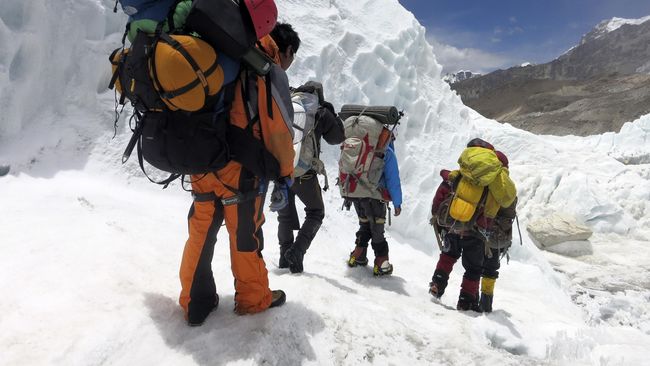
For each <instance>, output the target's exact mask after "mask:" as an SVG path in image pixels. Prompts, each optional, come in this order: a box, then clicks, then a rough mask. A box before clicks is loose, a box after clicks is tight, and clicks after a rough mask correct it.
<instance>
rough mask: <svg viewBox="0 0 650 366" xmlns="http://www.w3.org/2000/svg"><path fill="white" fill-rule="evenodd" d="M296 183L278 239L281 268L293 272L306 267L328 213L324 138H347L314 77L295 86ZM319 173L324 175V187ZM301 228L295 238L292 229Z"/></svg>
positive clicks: (282, 211) (336, 140)
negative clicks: (300, 211)
mask: <svg viewBox="0 0 650 366" xmlns="http://www.w3.org/2000/svg"><path fill="white" fill-rule="evenodd" d="M292 95H293V103H294V111H295V115H294V129H295V131H294V132H295V138H294V147H295V151H296V157H295V160H294V165H295V168H294V183H293V185H292V186H291V188H290V190H289V192H288V197H287V204H286V205H284V207H282V208H281V209H278V210H277V211H278V242H279V244H280V261H279V267H280V268H289V270H290V271H291V273H301V272H303V270H304V267H303V259H304V256H305V253H306V252H307V249H308V248H309V246H310V245H311V242H312V241H313V240H314V237H315V236H316V233H318V230H319V228H320V226H321V224H322V223H323V218H324V217H325V205H324V203H323V196H322V193H321V191H322V190H327V189H328V187H329V184H328V180H327V173H326V172H325V164H324V163H323V162H322V161H321V160H320V152H321V139H324V140H325V142H327V143H328V144H330V145H338V144H340V143H341V142H343V140H345V132H344V130H343V122H342V121H341V119H340V118H339V117H338V116H337V115H336V112H335V111H334V107H333V106H332V104H331V103H329V102H327V101H326V100H325V98H324V93H323V86H322V85H321V84H320V83H318V82H314V81H309V82H307V83H305V84H304V85H301V86H300V87H298V88H296V89H294V91H293V93H292ZM318 175H323V176H324V177H325V186H324V188H321V186H320V183H319V182H318ZM296 197H298V199H300V201H301V202H302V203H303V204H304V205H305V220H304V222H303V223H302V225H300V221H299V219H298V212H297V211H296V203H295V201H296ZM294 230H298V233H297V235H296V237H295V240H294V234H293V231H294Z"/></svg>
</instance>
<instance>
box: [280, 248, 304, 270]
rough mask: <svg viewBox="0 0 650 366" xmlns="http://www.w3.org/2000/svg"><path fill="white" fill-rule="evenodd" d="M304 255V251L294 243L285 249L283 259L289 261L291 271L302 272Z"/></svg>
mask: <svg viewBox="0 0 650 366" xmlns="http://www.w3.org/2000/svg"><path fill="white" fill-rule="evenodd" d="M304 256H305V253H303V252H301V251H300V249H298V248H296V246H295V245H294V246H292V247H291V248H289V249H287V251H286V253H284V259H285V260H286V261H287V262H288V263H289V270H290V271H291V273H302V271H303V267H302V260H303V258H304Z"/></svg>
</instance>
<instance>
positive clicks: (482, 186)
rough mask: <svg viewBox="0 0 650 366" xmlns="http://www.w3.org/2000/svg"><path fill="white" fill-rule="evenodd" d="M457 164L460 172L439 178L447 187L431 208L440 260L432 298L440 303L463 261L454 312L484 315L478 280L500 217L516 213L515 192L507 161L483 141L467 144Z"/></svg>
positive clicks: (431, 287) (444, 172) (431, 286)
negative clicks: (454, 269)
mask: <svg viewBox="0 0 650 366" xmlns="http://www.w3.org/2000/svg"><path fill="white" fill-rule="evenodd" d="M458 164H459V165H460V168H459V169H458V170H454V171H449V170H445V169H443V170H442V171H441V172H440V176H441V177H442V178H443V181H442V183H440V185H439V186H438V189H437V191H436V194H435V196H434V199H433V203H432V205H431V214H432V218H431V224H432V225H433V227H434V231H435V235H436V239H437V241H438V246H439V248H440V257H439V259H438V263H437V264H436V269H435V271H434V273H433V277H432V279H431V282H430V283H429V293H430V294H431V295H432V296H434V297H436V298H440V297H441V296H442V295H443V294H444V292H445V289H446V287H447V282H448V280H449V274H450V273H451V271H452V269H453V266H454V264H455V263H456V261H457V260H458V259H459V258H461V257H462V264H463V267H464V269H465V274H464V275H463V281H462V283H461V289H460V295H459V297H458V303H457V305H456V308H457V309H458V310H473V311H477V312H480V311H482V309H481V306H480V304H479V280H480V278H481V275H482V273H483V270H484V268H483V265H484V263H483V260H484V256H485V255H486V253H487V252H486V250H487V249H489V248H486V246H485V245H486V242H487V241H488V239H489V238H490V237H491V235H492V234H493V233H494V222H495V220H496V218H497V217H498V215H499V213H500V212H504V211H505V210H504V209H509V210H514V205H515V204H516V195H517V189H516V187H515V184H514V183H513V182H512V180H511V179H510V177H509V172H508V168H507V167H508V163H507V159H506V158H505V155H504V154H503V153H501V152H498V151H495V150H494V147H493V146H492V145H491V144H489V143H487V142H485V141H483V140H481V139H478V138H477V139H472V140H471V141H470V142H469V143H468V144H467V148H466V149H465V150H463V153H462V154H461V156H460V157H459V158H458ZM498 252H499V251H498V250H497V253H498ZM498 255H499V254H497V255H496V256H497V258H498ZM493 265H494V264H493V263H490V265H489V266H488V267H487V269H488V272H490V270H491V269H492V270H493V269H494V267H493ZM490 266H492V268H491V269H490ZM497 269H498V267H497ZM492 284H493V283H492ZM490 295H491V293H490ZM486 300H487V299H486ZM490 304H491V302H490Z"/></svg>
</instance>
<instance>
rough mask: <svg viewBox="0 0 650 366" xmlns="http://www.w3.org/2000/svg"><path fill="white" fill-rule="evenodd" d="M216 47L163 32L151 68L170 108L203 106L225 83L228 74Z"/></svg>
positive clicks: (189, 37) (157, 85) (179, 108)
mask: <svg viewBox="0 0 650 366" xmlns="http://www.w3.org/2000/svg"><path fill="white" fill-rule="evenodd" d="M217 61H218V55H217V53H216V52H215V50H214V48H212V46H210V45H209V44H208V43H206V42H205V41H202V40H201V39H199V38H196V37H192V36H181V35H173V36H170V35H167V34H164V33H163V34H162V35H161V38H160V41H159V42H157V44H156V47H155V51H154V57H153V60H151V61H150V63H151V64H150V71H151V74H152V75H151V76H152V79H153V80H154V86H155V88H156V90H157V91H158V93H159V94H160V97H161V99H162V100H163V102H164V103H165V104H166V105H167V107H169V109H170V110H172V111H176V110H183V111H188V112H195V111H198V110H201V109H203V108H204V107H205V106H206V105H208V104H210V102H208V100H209V98H210V97H211V96H215V95H216V94H217V93H218V92H219V91H220V90H221V87H222V86H223V81H224V73H223V69H222V68H221V66H220V65H219V63H218V62H217Z"/></svg>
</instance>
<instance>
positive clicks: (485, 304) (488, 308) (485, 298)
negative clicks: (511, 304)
mask: <svg viewBox="0 0 650 366" xmlns="http://www.w3.org/2000/svg"><path fill="white" fill-rule="evenodd" d="M493 299H494V295H488V294H486V293H484V292H481V300H480V301H479V303H480V305H481V310H483V312H486V313H491V312H492V300H493Z"/></svg>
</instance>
